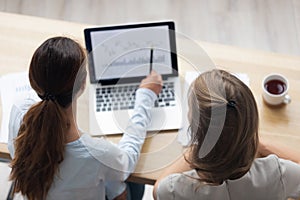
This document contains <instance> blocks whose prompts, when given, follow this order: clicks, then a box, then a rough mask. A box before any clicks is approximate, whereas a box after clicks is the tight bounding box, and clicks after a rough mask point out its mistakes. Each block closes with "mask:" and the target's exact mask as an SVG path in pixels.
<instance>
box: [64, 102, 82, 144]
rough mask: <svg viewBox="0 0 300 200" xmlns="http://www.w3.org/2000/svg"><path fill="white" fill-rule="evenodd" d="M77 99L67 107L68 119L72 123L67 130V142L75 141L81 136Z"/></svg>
mask: <svg viewBox="0 0 300 200" xmlns="http://www.w3.org/2000/svg"><path fill="white" fill-rule="evenodd" d="M76 108H77V101H76V100H74V101H73V103H72V105H71V106H69V107H68V108H67V109H66V114H67V118H68V121H69V123H70V125H69V129H68V130H67V132H66V143H69V142H73V141H75V140H77V139H79V138H80V131H79V130H78V127H77V112H76V111H77V110H76Z"/></svg>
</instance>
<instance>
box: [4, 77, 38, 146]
mask: <svg viewBox="0 0 300 200" xmlns="http://www.w3.org/2000/svg"><path fill="white" fill-rule="evenodd" d="M0 95H1V107H2V115H1V116H2V122H1V132H0V142H2V143H7V141H8V123H9V118H10V111H11V108H12V105H13V104H14V103H15V102H16V101H22V99H26V98H33V99H37V100H38V99H39V97H38V96H37V94H36V93H35V91H34V90H33V89H32V88H31V86H30V83H29V78H28V72H20V73H12V74H7V75H3V76H2V77H0Z"/></svg>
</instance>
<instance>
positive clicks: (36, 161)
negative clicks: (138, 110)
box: [10, 37, 86, 200]
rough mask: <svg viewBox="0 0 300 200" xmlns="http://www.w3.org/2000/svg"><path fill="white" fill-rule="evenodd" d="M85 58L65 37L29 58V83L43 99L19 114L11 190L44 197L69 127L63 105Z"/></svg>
mask: <svg viewBox="0 0 300 200" xmlns="http://www.w3.org/2000/svg"><path fill="white" fill-rule="evenodd" d="M85 59H86V55H85V52H84V50H83V49H82V47H81V46H80V45H79V44H78V43H77V42H75V41H73V40H71V39H69V38H66V37H55V38H50V39H48V40H46V41H45V42H44V43H43V44H42V45H41V46H40V47H38V49H37V50H36V51H35V53H34V55H33V57H32V60H31V63H30V69H29V79H30V84H31V87H32V88H33V89H34V90H35V91H36V92H37V94H38V95H39V96H40V97H41V98H42V99H43V100H42V101H41V102H38V103H37V104H35V105H33V106H32V107H31V108H30V109H29V110H28V112H27V113H26V114H25V116H24V118H23V121H22V124H21V127H20V129H19V133H18V137H17V138H16V139H15V143H14V145H15V155H14V158H13V160H12V162H11V167H12V171H11V175H10V179H11V180H13V181H14V182H15V190H14V192H21V193H22V194H23V195H25V196H26V197H27V198H28V199H30V200H33V199H39V200H40V199H45V198H46V196H47V193H48V191H49V189H50V187H51V184H52V182H53V180H54V177H55V175H56V174H57V173H58V170H59V164H60V163H61V162H62V161H63V160H64V149H65V142H66V141H65V135H64V134H65V133H66V131H67V130H68V128H69V126H68V124H69V122H68V119H67V117H66V114H65V110H64V109H65V108H68V107H69V106H71V104H72V97H73V95H74V94H76V93H77V92H78V91H79V90H80V86H79V85H78V86H76V85H75V86H74V84H75V80H76V77H77V79H80V80H79V81H81V83H83V82H84V81H85V78H86V70H85V67H84V64H85ZM77 75H78V76H77Z"/></svg>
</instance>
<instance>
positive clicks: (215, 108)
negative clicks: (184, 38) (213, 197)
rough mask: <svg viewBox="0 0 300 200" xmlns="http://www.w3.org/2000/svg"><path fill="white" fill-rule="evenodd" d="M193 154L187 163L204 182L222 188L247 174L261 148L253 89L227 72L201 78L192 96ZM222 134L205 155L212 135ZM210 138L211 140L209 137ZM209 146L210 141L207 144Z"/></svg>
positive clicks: (213, 73)
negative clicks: (228, 182) (204, 152)
mask: <svg viewBox="0 0 300 200" xmlns="http://www.w3.org/2000/svg"><path fill="white" fill-rule="evenodd" d="M189 121H190V132H191V151H190V154H189V156H188V157H186V160H187V161H188V162H189V163H190V166H191V167H192V168H193V169H196V170H197V172H198V174H199V176H200V178H199V180H200V181H201V182H205V183H208V184H213V185H218V184H222V183H223V181H226V180H228V179H231V180H233V179H238V178H240V177H242V176H243V175H244V174H245V173H247V172H248V171H249V169H250V167H251V165H252V162H253V160H254V158H255V156H256V152H257V147H258V121H259V119H258V110H257V105H256V102H255V99H254V97H253V95H252V92H251V91H250V89H249V88H248V87H247V86H246V85H245V84H244V83H243V82H242V81H240V80H239V79H238V78H236V77H235V76H233V75H231V74H230V73H228V72H226V71H223V70H212V71H208V72H205V73H203V74H201V75H200V76H199V77H198V78H197V79H196V80H195V81H194V82H193V84H192V85H191V87H190V95H189ZM218 131H220V134H219V135H218V138H217V140H216V141H215V144H214V141H209V142H210V143H212V145H214V146H212V147H211V149H210V151H209V152H208V153H207V154H205V155H201V150H202V149H201V148H202V145H203V143H204V142H205V140H206V139H205V138H206V137H208V136H209V135H208V134H216V133H215V132H218ZM208 138H209V137H208ZM206 142H207V141H206Z"/></svg>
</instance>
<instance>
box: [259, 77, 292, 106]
mask: <svg viewBox="0 0 300 200" xmlns="http://www.w3.org/2000/svg"><path fill="white" fill-rule="evenodd" d="M262 88H263V98H264V100H265V102H266V103H267V104H270V105H280V104H282V103H285V104H288V103H290V102H291V98H290V96H289V95H288V90H289V81H288V79H287V78H285V77H284V76H283V75H281V74H269V75H267V76H266V77H265V78H264V79H263V81H262Z"/></svg>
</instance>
